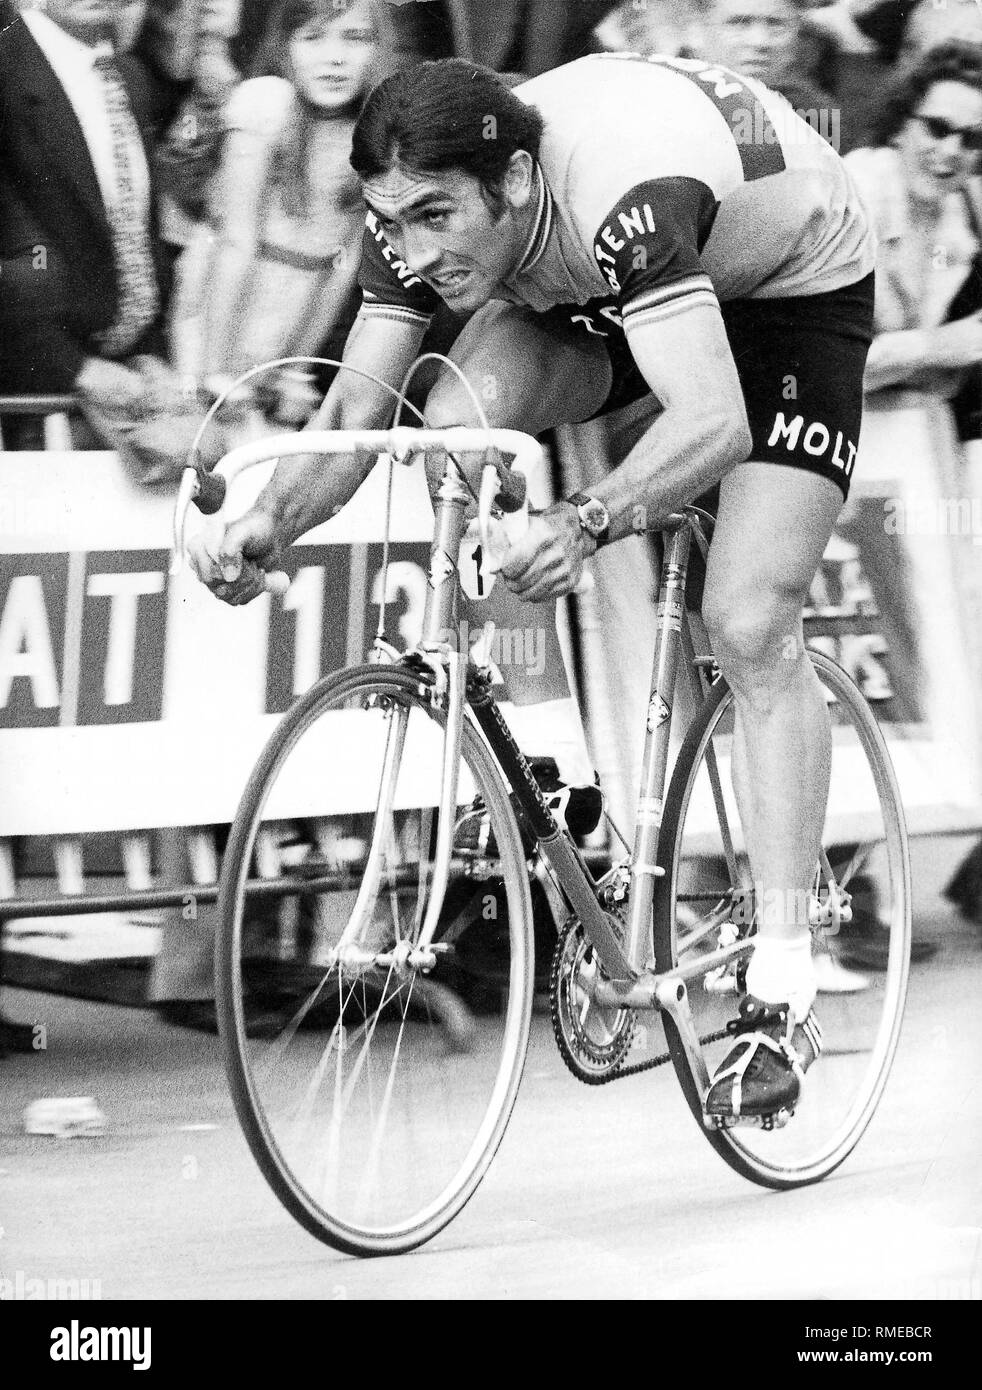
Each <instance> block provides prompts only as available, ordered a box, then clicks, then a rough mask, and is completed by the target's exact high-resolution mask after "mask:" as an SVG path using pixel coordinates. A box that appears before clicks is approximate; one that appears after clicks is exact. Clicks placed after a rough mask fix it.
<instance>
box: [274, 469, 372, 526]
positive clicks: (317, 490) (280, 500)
mask: <svg viewBox="0 0 982 1390" xmlns="http://www.w3.org/2000/svg"><path fill="white" fill-rule="evenodd" d="M370 467H371V464H369V465H367V466H366V464H365V463H364V461H363V460H360V459H359V460H357V461H356V460H355V459H354V458H353V457H352V456H351V455H350V454H339V455H336V456H334V457H332V458H324V457H321V456H319V455H314V454H302V455H298V456H297V457H296V458H290V459H281V460H280V462H279V463H278V464H277V465H276V470H275V472H274V473H273V476H272V478H270V480H269V482H268V483H267V485H266V487H265V488H264V489H263V491H262V492H261V493H260V494H259V496H258V498H257V499H256V503H255V505H256V509H257V510H259V511H264V512H266V513H267V515H269V516H270V517H272V519H273V522H274V524H275V526H276V533H277V537H278V539H279V542H280V545H281V546H282V547H283V548H285V547H286V546H288V545H292V544H293V542H294V541H295V540H297V539H298V538H299V537H300V536H303V535H305V534H306V532H308V531H311V530H313V528H314V527H315V526H319V525H320V524H321V523H322V522H324V521H330V519H331V517H333V516H335V515H336V514H337V513H338V512H339V511H340V510H341V508H342V507H343V506H344V505H345V503H346V502H350V500H351V498H352V497H353V496H354V495H355V493H356V492H357V490H358V488H359V487H360V486H361V484H362V483H363V482H364V480H365V478H366V477H367V475H368V471H369V468H370Z"/></svg>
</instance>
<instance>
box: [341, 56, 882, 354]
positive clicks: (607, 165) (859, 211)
mask: <svg viewBox="0 0 982 1390" xmlns="http://www.w3.org/2000/svg"><path fill="white" fill-rule="evenodd" d="M514 90H515V94H516V96H518V97H519V98H520V99H521V100H522V101H526V102H528V103H529V104H531V105H533V106H535V107H536V108H537V110H538V111H539V112H540V114H541V115H542V117H543V120H544V123H545V128H544V132H543V137H542V144H541V148H540V151H539V158H538V167H537V171H536V185H537V186H536V198H537V208H536V216H535V221H534V226H533V228H532V232H531V235H530V238H529V242H528V245H527V248H526V251H525V254H524V256H523V258H522V260H521V262H520V264H519V265H518V267H517V269H516V270H515V272H514V273H513V274H512V275H511V277H510V278H509V279H508V280H507V281H505V282H503V283H502V284H501V285H499V287H498V290H497V293H496V297H497V298H500V299H504V300H510V301H512V302H514V303H517V304H524V305H527V306H529V307H530V308H531V309H532V310H533V311H535V312H540V313H545V312H548V311H550V310H553V309H555V308H556V307H557V306H561V305H570V306H577V305H582V306H586V305H590V306H591V308H592V309H593V310H594V311H599V313H600V314H601V315H602V316H603V318H606V319H607V320H608V321H609V322H610V323H611V324H613V325H616V326H617V327H621V326H622V327H623V330H624V332H625V333H627V334H628V335H630V333H631V331H632V330H633V329H635V328H637V327H639V326H642V325H644V324H646V323H650V322H652V321H656V320H658V319H661V318H665V317H667V316H669V315H674V314H678V313H683V312H685V311H686V310H688V309H689V308H691V307H693V306H695V305H700V304H703V305H704V304H710V305H717V306H718V304H719V301H721V300H723V301H726V300H734V299H765V298H798V297H801V296H808V295H819V294H824V293H827V292H830V291H833V290H837V289H840V288H842V287H844V286H848V285H852V284H855V283H856V282H857V281H859V280H861V279H863V278H864V277H865V276H866V275H867V274H868V273H869V272H870V271H871V270H872V269H873V263H874V253H875V247H874V243H873V237H872V232H871V230H870V227H869V223H868V221H867V217H866V214H865V212H864V209H863V206H862V203H861V202H860V200H859V197H858V194H857V193H856V190H855V188H854V186H853V184H852V181H851V178H850V176H849V173H848V171H847V170H846V167H845V165H844V164H843V163H842V161H841V160H840V159H839V157H838V155H837V154H836V153H835V152H834V150H832V149H831V147H830V146H829V145H828V144H827V143H826V142H825V140H824V139H823V138H822V137H821V135H820V134H819V133H818V131H816V130H814V129H813V128H812V127H811V126H810V125H809V124H808V123H807V122H806V121H805V120H803V119H801V118H800V117H799V116H797V115H796V114H795V112H794V111H793V109H792V108H791V106H790V105H789V104H788V103H787V102H786V101H785V100H784V99H783V97H780V96H778V95H777V94H776V93H775V92H771V91H769V90H768V89H767V88H765V87H763V86H762V85H761V84H760V83H759V82H756V81H754V80H753V79H751V78H744V77H740V76H738V75H737V74H736V73H734V72H732V71H730V70H729V69H727V68H722V67H719V66H715V65H712V64H709V63H706V62H702V61H697V60H693V59H680V58H668V57H663V56H656V57H652V58H642V57H639V56H638V55H636V54H604V55H596V56H593V57H589V58H583V59H580V60H578V61H577V62H574V63H569V64H567V65H566V66H564V67H561V68H556V69H554V70H553V71H552V72H548V73H545V74H544V75H543V76H541V77H537V78H535V79H533V80H532V81H530V82H526V83H523V84H522V85H521V86H518V87H516V88H515V89H514ZM360 282H361V285H362V289H363V293H364V304H363V312H364V313H368V314H376V313H381V314H385V315H387V316H393V317H397V318H403V319H409V320H412V321H419V322H422V323H426V322H428V321H429V319H430V317H431V316H432V314H433V312H434V311H435V309H436V307H437V305H438V304H439V298H438V296H437V294H436V292H435V290H433V289H432V288H431V287H430V286H428V285H426V284H425V283H424V282H423V281H422V280H421V279H420V277H419V276H418V275H415V274H413V272H412V270H411V269H410V268H409V267H408V266H407V265H405V263H404V262H402V261H401V260H400V259H399V257H398V256H397V254H396V252H395V250H394V249H393V247H392V246H391V245H390V244H389V243H388V242H387V240H386V238H385V235H384V233H383V232H382V229H381V227H380V226H379V225H378V223H377V220H376V219H375V217H374V216H373V215H372V214H369V215H368V218H367V220H366V230H365V239H364V248H363V254H362V266H361V271H360ZM571 318H572V319H575V315H571Z"/></svg>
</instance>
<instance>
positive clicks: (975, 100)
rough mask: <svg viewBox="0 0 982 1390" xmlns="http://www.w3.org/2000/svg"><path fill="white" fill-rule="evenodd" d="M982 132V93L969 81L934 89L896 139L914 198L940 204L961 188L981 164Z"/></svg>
mask: <svg viewBox="0 0 982 1390" xmlns="http://www.w3.org/2000/svg"><path fill="white" fill-rule="evenodd" d="M980 131H982V92H979V91H977V90H976V89H975V88H974V87H969V86H967V85H966V83H964V82H935V84H934V85H933V86H932V87H929V88H928V90H927V91H926V92H925V94H924V96H923V97H922V98H921V102H920V104H919V106H918V108H917V111H916V113H915V114H914V115H913V116H911V117H910V119H909V120H908V121H907V122H906V124H905V125H904V127H903V129H902V130H901V131H900V133H899V134H898V135H897V137H896V141H895V143H896V146H897V149H898V150H899V151H900V157H901V159H902V161H903V165H904V172H905V174H906V178H907V186H908V188H909V189H910V191H911V192H912V193H913V194H914V196H915V197H919V198H921V199H923V200H926V201H929V202H936V201H937V199H938V198H939V197H942V196H943V195H944V194H946V193H950V192H953V191H957V189H959V188H961V186H962V185H963V184H964V182H965V179H966V178H967V177H968V175H969V174H971V173H973V172H974V170H975V168H976V166H977V164H978V159H979V154H978V150H977V149H975V148H973V146H974V145H975V143H976V141H977V140H978V137H979V133H980Z"/></svg>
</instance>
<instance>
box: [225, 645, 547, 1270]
mask: <svg viewBox="0 0 982 1390" xmlns="http://www.w3.org/2000/svg"><path fill="white" fill-rule="evenodd" d="M420 682H421V678H420V675H419V673H418V672H414V673H413V674H412V675H410V674H408V673H407V672H403V671H401V670H386V671H380V670H379V669H378V668H374V667H373V668H365V669H364V671H359V672H350V673H344V674H342V675H341V676H338V677H332V678H330V679H329V680H327V681H325V682H324V683H323V684H322V686H321V687H320V688H317V689H315V692H312V695H311V697H309V699H308V705H307V707H305V706H304V704H303V702H301V703H300V704H299V705H298V706H295V707H294V710H293V711H291V713H290V715H288V716H287V718H286V720H285V721H284V722H283V724H282V725H281V726H280V728H279V729H278V731H277V734H276V735H275V736H274V739H273V740H272V741H271V744H270V745H269V748H268V750H267V752H266V754H264V760H263V761H262V762H261V763H260V765H259V768H258V769H257V772H256V774H255V775H254V778H253V784H252V785H251V788H250V791H249V792H248V793H247V796H246V798H245V800H244V802H243V809H242V810H240V813H239V816H238V817H237V820H236V824H235V825H234V826H233V831H232V836H231V837H230V849H229V851H228V852H227V854H226V865H225V867H224V868H223V884H222V912H221V916H222V931H223V937H222V939H221V942H220V949H219V954H218V960H219V973H220V988H219V994H220V996H221V1000H222V1004H221V1006H220V1019H221V1020H222V1025H221V1026H222V1029H223V1040H224V1042H225V1045H226V1061H227V1065H228V1068H229V1076H230V1080H231V1082H232V1085H233V1095H234V1096H235V1099H236V1107H237V1110H238V1112H239V1115H240V1118H241V1119H242V1122H243V1127H244V1130H245V1133H246V1137H247V1138H248V1139H249V1142H250V1146H251V1147H252V1150H253V1153H254V1155H255V1157H256V1159H257V1161H258V1162H259V1164H260V1166H261V1168H262V1170H263V1172H264V1174H265V1176H266V1177H267V1179H268V1180H269V1182H270V1184H271V1186H272V1187H273V1189H274V1191H275V1192H276V1194H277V1196H279V1197H280V1199H281V1200H282V1201H283V1202H284V1204H285V1205H286V1206H287V1207H288V1209H289V1210H290V1211H291V1212H293V1214H294V1215H295V1216H296V1217H297V1218H298V1220H300V1221H302V1223H303V1224H304V1225H305V1226H306V1227H307V1228H308V1229H309V1230H312V1231H313V1232H314V1234H316V1235H318V1236H320V1237H321V1238H322V1239H326V1240H329V1241H330V1242H331V1243H332V1244H335V1245H337V1246H339V1247H340V1248H342V1249H350V1250H356V1251H364V1250H371V1251H379V1250H385V1251H391V1250H394V1249H403V1248H409V1247H410V1246H411V1245H414V1244H417V1243H419V1241H420V1240H422V1239H426V1238H427V1235H428V1234H432V1233H433V1231H434V1230H436V1229H439V1227H440V1226H441V1225H443V1224H445V1222H446V1221H447V1220H449V1219H450V1217H451V1216H452V1215H453V1213H454V1211H456V1210H458V1209H459V1207H460V1206H461V1205H462V1204H463V1202H465V1201H466V1200H467V1197H468V1196H469V1195H470V1193H471V1192H472V1191H473V1189H474V1187H475V1186H476V1184H477V1182H478V1181H479V1179H480V1176H481V1174H482V1173H483V1171H484V1168H485V1167H486V1165H487V1161H488V1155H489V1154H490V1153H493V1151H494V1148H495V1147H496V1146H497V1144H498V1142H499V1141H500V1137H501V1134H502V1132H503V1130H504V1125H505V1123H506V1121H507V1118H508V1114H509V1113H510V1110H511V1107H512V1105H513V1103H514V1098H515V1094H516V1091H517V1085H518V1079H519V1077H520V1075H521V1066H522V1062H523V1059H524V1051H525V1045H526V1041H527V1036H528V1024H529V1017H530V1013H531V986H532V979H531V964H532V962H531V953H530V935H529V933H530V926H529V912H530V908H529V896H528V895H529V887H528V875H527V870H526V866H525V857H524V852H523V848H522V842H521V838H520V836H519V833H518V829H517V826H516V825H515V822H514V815H513V812H512V809H511V804H510V801H509V796H508V788H507V786H506V785H505V784H504V783H503V782H502V780H501V778H500V774H498V773H497V772H496V770H495V767H494V764H493V762H492V759H491V756H490V754H489V752H488V750H487V746H486V745H485V744H484V742H483V740H482V738H481V736H480V735H479V734H478V733H477V731H476V728H474V727H473V726H472V725H471V723H470V721H465V724H464V728H463V732H462V743H461V754H460V766H459V767H458V769H457V771H456V776H450V774H449V773H448V774H447V775H446V776H444V778H443V781H444V784H445V785H450V784H451V783H452V782H456V784H457V786H458V796H459V798H460V801H459V804H457V805H455V806H454V807H453V808H452V815H451V818H450V822H449V823H450V826H451V830H452V832H453V833H452V834H450V835H449V836H448V834H447V832H446V831H444V833H442V834H441V829H440V827H441V812H440V810H439V791H440V785H439V784H440V771H441V767H442V763H443V760H442V757H441V743H440V740H441V737H442V731H443V726H442V722H441V714H440V710H439V708H438V705H437V704H435V703H434V702H433V701H431V700H430V699H429V698H427V697H425V695H421V694H420ZM310 769H316V775H315V776H314V777H313V778H312V777H311V772H310ZM434 769H435V772H434ZM297 798H300V800H301V802H302V811H301V812H299V814H300V815H301V816H302V819H300V820H294V821H292V822H289V834H290V843H291V845H292V846H293V848H292V849H291V855H290V863H289V865H288V866H287V868H286V869H285V870H284V873H285V874H286V877H287V885H286V886H287V888H288V890H289V897H290V900H291V901H292V902H293V903H294V904H295V905H294V906H293V907H291V908H290V910H289V912H288V913H287V914H286V916H285V918H284V916H283V914H280V917H279V918H277V919H276V921H275V922H273V923H272V924H270V923H267V924H266V925H265V927H264V931H263V933H262V934H261V939H260V942H259V951H258V954H257V956H256V959H255V961H254V963H253V966H252V967H250V968H251V969H252V971H253V974H254V976H255V977H256V980H257V981H260V980H261V978H262V976H263V974H264V973H266V974H268V976H269V978H270V981H271V984H272V987H273V989H274V990H275V997H276V998H277V1000H278V1003H277V1009H278V1010H279V1013H280V1015H281V1017H279V1018H274V1022H276V1023H277V1029H276V1036H275V1037H274V1038H272V1039H265V1040H262V1041H252V1040H250V1039H249V1038H248V1037H246V1036H244V1035H243V1031H242V1030H241V1029H236V1028H232V1029H230V1028H229V1019H230V1017H231V1013H230V1003H231V1001H234V1000H236V999H238V1000H239V1005H238V1007H239V1010H240V1012H246V1013H247V1001H246V995H247V993H248V991H247V973H246V964H245V962H244V960H243V958H242V936H243V925H242V924H243V919H244V914H245V904H246V897H245V893H244V885H245V882H246V874H247V872H248V867H249V863H250V860H251V856H252V847H253V845H254V843H255V841H256V839H257V837H258V836H259V834H260V833H262V834H263V835H264V836H265V837H266V839H267V840H270V841H272V842H273V843H274V844H275V842H276V840H277V835H278V834H279V835H282V834H284V833H285V832H283V831H282V830H278V829H277V827H278V826H279V827H282V825H283V824H284V822H285V819H286V818H288V817H289V816H290V815H293V816H294V817H296V816H297V815H298V812H297V811H295V810H294V809H293V800H295V799H297ZM291 799H292V800H291ZM484 818H488V819H489V824H488V826H487V833H488V835H490V836H493V837H494V840H495V842H496V844H497V845H498V855H499V859H500V862H501V873H502V878H503V880H504V883H505V896H504V898H503V899H502V904H503V910H505V912H506V915H505V917H504V918H503V919H502V920H501V921H499V922H498V924H497V927H496V928H495V924H493V923H492V924H488V923H485V922H484V920H483V918H482V915H481V906H482V902H483V899H482V898H481V896H480V894H479V892H478V886H477V884H478V881H477V880H474V879H468V878H467V876H466V875H467V874H468V873H469V872H470V865H471V862H472V861H471V859H469V858H468V856H467V853H466V852H465V853H463V854H459V853H458V852H457V850H456V848H455V838H454V837H455V835H456V833H457V827H458V826H461V825H471V824H473V822H474V821H475V820H479V821H481V822H483V819H484ZM298 825H299V826H300V829H299V830H298V829H297V826H298ZM439 845H443V846H445V847H446V846H448V845H449V849H448V853H449V863H450V872H449V874H444V875H443V876H442V877H445V879H446V888H445V897H444V901H443V909H442V914H441V916H440V917H439V919H438V924H437V930H436V931H435V933H434V943H435V944H434V946H433V947H432V949H431V948H427V949H426V950H421V948H420V946H419V942H420V940H421V939H425V936H426V930H425V929H424V924H425V923H427V913H428V912H430V910H431V909H430V904H431V902H432V894H433V891H434V883H435V882H437V881H438V875H437V872H436V870H437V866H436V863H435V853H436V849H437V846H439ZM290 875H293V876H294V883H295V886H294V887H292V888H289V882H290ZM440 891H441V894H442V893H444V889H443V888H441V889H440ZM284 921H285V922H286V923H287V925H286V926H284V925H283V922H284ZM502 924H504V928H505V934H504V941H505V944H506V951H507V954H506V956H505V958H504V962H503V965H504V970H503V972H502V971H501V969H500V968H499V967H498V966H493V978H494V980H495V984H494V986H493V987H490V988H489V986H488V985H487V984H486V983H485V981H484V979H483V977H482V975H481V973H480V971H481V970H482V969H483V960H484V957H485V956H486V955H487V952H488V950H490V949H491V947H492V946H493V945H494V944H495V943H496V942H500V941H501V939H502V937H501V930H500V929H501V927H502ZM492 928H494V930H492ZM284 932H286V936H285V937H284ZM483 938H487V941H486V942H485V941H483V940H482V939H483ZM448 1052H452V1053H453V1059H452V1065H450V1064H448V1060H447V1058H448Z"/></svg>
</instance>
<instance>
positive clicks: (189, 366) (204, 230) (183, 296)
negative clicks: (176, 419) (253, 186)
mask: <svg viewBox="0 0 982 1390" xmlns="http://www.w3.org/2000/svg"><path fill="white" fill-rule="evenodd" d="M215 250H216V243H215V234H214V232H213V231H212V229H211V227H209V226H208V225H207V224H206V223H201V224H200V225H199V226H198V227H197V228H196V229H195V232H194V235H193V237H192V238H191V240H190V242H189V243H188V245H187V247H186V248H185V250H184V251H183V253H182V254H181V257H180V260H179V261H178V263H177V269H176V273H175V279H174V298H173V301H172V308H171V320H170V344H171V352H170V355H171V360H172V362H173V364H174V369H175V371H176V372H177V374H178V376H180V377H194V378H195V380H198V379H200V378H201V377H202V376H203V375H204V373H205V366H204V357H205V333H204V321H203V316H202V308H203V305H204V304H205V301H206V299H207V293H206V286H207V283H208V269H209V266H210V265H211V263H212V261H213V260H214V259H215Z"/></svg>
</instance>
